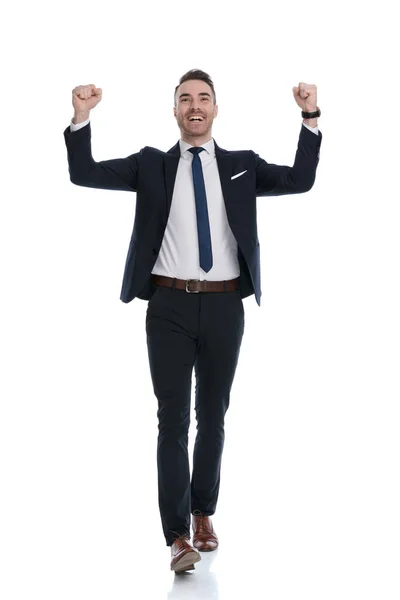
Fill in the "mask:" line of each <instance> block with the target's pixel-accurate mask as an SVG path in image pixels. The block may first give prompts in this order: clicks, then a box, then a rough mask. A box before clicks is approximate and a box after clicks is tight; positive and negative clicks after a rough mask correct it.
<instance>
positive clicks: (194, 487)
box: [146, 284, 245, 546]
mask: <svg viewBox="0 0 400 600" xmlns="http://www.w3.org/2000/svg"><path fill="white" fill-rule="evenodd" d="M153 289H154V293H153V294H152V296H151V297H150V300H149V302H148V306H147V313H146V334H147V348H148V355H149V364H150V372H151V378H152V382H153V389H154V394H155V396H156V398H157V400H158V411H157V416H158V441H157V470H158V502H159V508H160V516H161V522H162V527H163V532H164V536H165V540H166V544H167V546H171V545H172V543H173V541H174V539H176V538H177V537H178V535H183V534H186V535H188V536H190V519H191V516H190V515H191V514H193V512H194V511H196V510H199V511H201V512H202V513H203V514H204V515H208V516H210V515H212V514H214V512H215V509H216V505H217V499H218V493H219V486H220V468H221V458H222V451H223V446H224V438H225V433H224V417H225V413H226V411H227V409H228V406H229V396H230V390H231V386H232V383H233V379H234V375H235V371H236V366H237V363H238V358H239V351H240V346H241V342H242V337H243V332H244V323H245V318H244V308H243V301H242V298H241V297H240V294H239V292H238V291H232V292H199V293H187V292H186V291H184V290H177V289H175V288H167V287H163V286H159V285H154V284H153ZM193 367H194V369H195V376H196V382H195V414H196V421H197V433H196V439H195V445H194V453H193V471H192V476H190V468H189V456H188V433H189V425H190V402H191V386H192V372H193Z"/></svg>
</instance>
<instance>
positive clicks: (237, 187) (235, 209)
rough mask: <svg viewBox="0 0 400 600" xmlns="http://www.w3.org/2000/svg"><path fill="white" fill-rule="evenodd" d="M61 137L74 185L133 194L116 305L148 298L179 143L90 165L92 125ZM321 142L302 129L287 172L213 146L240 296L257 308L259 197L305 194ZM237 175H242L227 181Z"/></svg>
mask: <svg viewBox="0 0 400 600" xmlns="http://www.w3.org/2000/svg"><path fill="white" fill-rule="evenodd" d="M64 139H65V144H66V147H67V154H68V168H69V173H70V180H71V182H72V183H74V184H75V185H79V186H85V187H91V188H100V189H105V190H125V191H131V192H136V193H137V197H136V210H135V219H134V224H133V231H132V235H131V239H130V243H129V248H128V254H127V257H126V262H125V270H124V275H123V281H122V289H121V294H120V299H121V300H122V302H131V300H133V299H134V298H135V297H138V298H141V299H142V300H148V299H149V298H150V296H151V293H152V282H151V271H152V269H153V267H154V264H155V262H156V259H157V256H158V253H159V251H160V248H161V243H162V240H163V237H164V231H165V228H166V226H167V221H168V216H169V211H170V207H171V200H172V193H173V189H174V182H175V177H176V172H177V169H178V163H179V159H180V147H179V142H177V143H176V144H175V146H173V147H172V148H171V149H170V150H168V152H163V151H161V150H158V149H157V148H152V147H150V146H145V147H144V148H142V149H141V150H140V152H136V153H134V154H131V155H130V156H127V157H126V158H117V159H112V160H104V161H100V162H95V161H94V159H93V157H92V152H91V127H90V122H89V123H88V124H87V125H85V126H84V127H82V128H81V129H79V130H78V131H74V132H71V131H70V127H69V126H68V127H67V128H66V129H65V131H64ZM321 141H322V133H321V132H320V131H319V133H318V136H317V135H316V134H315V133H313V132H312V131H310V130H309V129H307V127H304V126H303V125H301V131H300V135H299V142H298V147H297V152H296V156H295V161H294V164H293V166H292V167H288V166H283V165H275V164H272V163H267V162H266V161H265V160H263V159H262V158H260V157H259V155H258V154H256V153H255V152H253V151H252V150H237V151H228V150H224V149H223V148H220V147H219V146H218V144H217V143H216V142H215V140H214V145H215V156H216V160H217V164H218V171H219V176H220V179H221V186H222V193H223V197H224V201H225V206H226V212H227V217H228V221H229V225H230V227H231V229H232V233H233V235H234V236H235V238H236V241H237V243H238V260H239V265H240V279H239V288H240V295H241V297H242V298H246V297H247V296H250V295H251V294H255V298H256V301H257V304H258V305H260V304H261V277H260V244H259V240H258V234H257V219H256V199H257V197H258V196H280V195H284V194H301V193H304V192H308V191H309V190H310V189H311V188H312V186H313V185H314V181H315V176H316V169H317V166H318V162H319V149H320V146H321ZM242 171H245V172H244V173H243V174H242V175H240V176H238V177H234V178H233V179H232V177H233V176H234V175H236V174H239V173H242Z"/></svg>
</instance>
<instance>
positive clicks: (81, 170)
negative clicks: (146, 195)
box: [64, 123, 143, 192]
mask: <svg viewBox="0 0 400 600" xmlns="http://www.w3.org/2000/svg"><path fill="white" fill-rule="evenodd" d="M64 139H65V144H66V147H67V157H68V170H69V175H70V180H71V182H72V183H74V184H75V185H81V186H84V187H91V188H99V189H102V190H122V191H126V192H136V191H137V182H138V169H139V160H140V156H141V154H142V151H143V149H142V150H140V152H136V153H135V154H130V155H129V156H127V157H126V158H114V159H111V160H102V161H100V162H96V161H95V160H94V159H93V156H92V149H91V128H90V123H88V124H87V125H85V126H84V127H82V128H80V129H78V130H77V131H71V129H70V126H68V127H67V129H65V130H64Z"/></svg>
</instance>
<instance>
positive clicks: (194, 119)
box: [188, 116, 204, 123]
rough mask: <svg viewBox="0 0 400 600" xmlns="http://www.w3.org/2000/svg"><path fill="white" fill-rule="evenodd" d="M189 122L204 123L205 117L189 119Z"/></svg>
mask: <svg viewBox="0 0 400 600" xmlns="http://www.w3.org/2000/svg"><path fill="white" fill-rule="evenodd" d="M188 120H189V121H190V122H191V123H202V122H203V121H204V117H200V116H196V117H194V116H193V117H188Z"/></svg>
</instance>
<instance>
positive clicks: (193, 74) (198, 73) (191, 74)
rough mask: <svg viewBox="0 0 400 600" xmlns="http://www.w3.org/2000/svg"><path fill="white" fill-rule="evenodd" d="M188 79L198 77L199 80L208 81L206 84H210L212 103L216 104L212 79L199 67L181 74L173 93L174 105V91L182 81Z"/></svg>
mask: <svg viewBox="0 0 400 600" xmlns="http://www.w3.org/2000/svg"><path fill="white" fill-rule="evenodd" d="M189 79H200V80H201V81H205V82H206V83H208V85H209V86H210V88H211V90H212V95H213V100H214V104H217V97H216V95H215V90H214V84H213V82H212V79H211V77H210V76H209V74H208V73H205V72H204V71H201V70H200V69H191V70H190V71H188V72H187V73H185V74H184V75H182V77H181V78H180V80H179V84H178V85H177V86H176V88H175V93H174V104H175V106H176V92H177V90H178V87H179V86H180V85H181V83H184V82H185V81H188V80H189Z"/></svg>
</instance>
